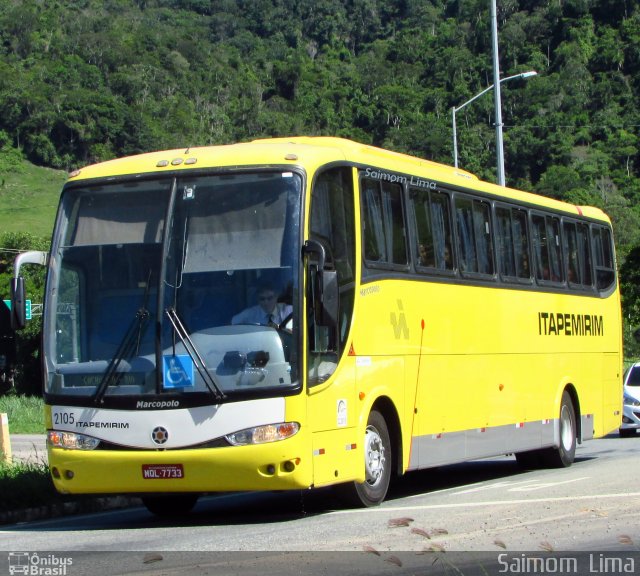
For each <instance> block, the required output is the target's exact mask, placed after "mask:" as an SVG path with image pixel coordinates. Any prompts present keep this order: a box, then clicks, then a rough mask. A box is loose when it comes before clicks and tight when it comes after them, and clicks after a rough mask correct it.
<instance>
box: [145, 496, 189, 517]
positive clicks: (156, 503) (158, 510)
mask: <svg viewBox="0 0 640 576" xmlns="http://www.w3.org/2000/svg"><path fill="white" fill-rule="evenodd" d="M199 496H200V495H199V494H163V495H158V496H144V497H143V498H142V503H143V504H144V505H145V507H146V508H147V510H149V512H151V513H152V514H155V515H156V516H160V517H162V518H175V517H177V516H184V515H185V514H188V513H189V512H191V510H193V507H194V506H195V505H196V502H197V501H198V497H199Z"/></svg>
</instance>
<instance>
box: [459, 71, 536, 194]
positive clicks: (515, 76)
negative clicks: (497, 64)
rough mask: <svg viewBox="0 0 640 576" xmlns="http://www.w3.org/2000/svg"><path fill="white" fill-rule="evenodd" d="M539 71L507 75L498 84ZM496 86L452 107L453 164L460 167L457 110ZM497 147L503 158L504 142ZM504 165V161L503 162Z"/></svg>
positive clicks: (502, 183)
mask: <svg viewBox="0 0 640 576" xmlns="http://www.w3.org/2000/svg"><path fill="white" fill-rule="evenodd" d="M537 74H538V73H537V72H535V71H534V70H530V71H529V72H521V73H520V74H514V75H513V76H507V77H506V78H502V80H500V82H499V83H498V84H503V83H504V82H508V81H509V80H515V79H517V78H530V77H531V76H536V75H537ZM493 87H494V84H491V86H488V87H487V88H485V89H484V90H483V91H482V92H480V93H479V94H476V95H475V96H474V97H473V98H471V100H467V101H466V102H465V103H464V104H461V105H460V106H457V107H456V106H454V107H453V108H452V109H451V118H452V121H453V165H454V166H455V167H456V168H457V167H458V139H457V134H456V112H459V111H460V110H462V109H463V108H464V107H465V106H467V105H468V104H471V102H473V101H474V100H477V99H478V98H480V96H482V95H483V94H486V93H487V92H489V90H492V89H493ZM500 128H502V123H500ZM497 148H499V149H498V150H497V151H496V153H497V154H498V158H502V156H501V155H502V142H498V143H497ZM503 166H504V163H503ZM498 183H499V184H500V185H501V186H504V169H503V177H502V182H500V174H498Z"/></svg>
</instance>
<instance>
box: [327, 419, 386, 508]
mask: <svg viewBox="0 0 640 576" xmlns="http://www.w3.org/2000/svg"><path fill="white" fill-rule="evenodd" d="M364 460H365V461H364V466H365V475H366V480H365V481H364V482H362V483H359V482H350V483H348V484H341V485H340V486H337V487H336V488H337V491H338V495H339V496H340V498H341V499H342V500H343V501H345V502H346V503H347V504H349V505H351V506H355V507H358V508H366V507H370V506H377V505H378V504H380V503H381V502H382V501H383V500H384V498H385V496H386V495H387V490H388V489H389V483H390V481H391V466H392V462H393V458H392V453H391V440H390V438H389V430H388V428H387V423H386V421H385V419H384V417H383V416H382V414H380V412H378V411H376V410H372V411H371V413H370V414H369V420H368V421H367V428H366V431H365V437H364Z"/></svg>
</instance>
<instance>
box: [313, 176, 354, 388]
mask: <svg viewBox="0 0 640 576" xmlns="http://www.w3.org/2000/svg"><path fill="white" fill-rule="evenodd" d="M354 230H355V224H354V202H353V173H352V170H351V168H348V167H340V168H333V169H331V170H327V171H326V172H323V173H322V174H321V175H320V176H319V177H318V178H317V180H316V182H315V185H314V187H313V198H312V201H311V223H310V237H311V238H312V239H314V240H317V241H319V242H321V243H322V244H323V245H324V247H325V250H326V251H327V259H328V260H330V264H331V265H333V266H334V267H335V269H336V271H337V275H338V287H339V294H340V315H339V322H338V327H337V333H336V332H335V330H334V329H332V328H328V327H325V326H316V325H315V323H314V320H313V318H310V320H309V343H310V345H309V348H310V349H309V383H310V384H314V383H315V384H318V383H320V382H324V381H325V380H327V379H328V378H329V376H331V374H333V372H334V371H335V369H336V365H337V363H338V360H339V358H340V355H341V354H342V353H343V352H344V349H345V344H346V342H347V338H348V335H349V328H350V326H351V314H352V312H353V298H354V289H355V267H354V263H355V232H354Z"/></svg>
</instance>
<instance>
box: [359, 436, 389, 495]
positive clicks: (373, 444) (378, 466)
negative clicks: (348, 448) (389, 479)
mask: <svg viewBox="0 0 640 576" xmlns="http://www.w3.org/2000/svg"><path fill="white" fill-rule="evenodd" d="M364 449H365V471H366V475H367V483H368V484H370V485H372V486H373V485H375V484H376V483H377V482H378V481H379V480H380V478H382V475H383V472H384V465H385V454H384V445H383V443H382V438H381V437H380V434H379V433H378V431H377V430H376V429H375V428H374V427H373V426H367V430H366V432H365V436H364Z"/></svg>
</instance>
